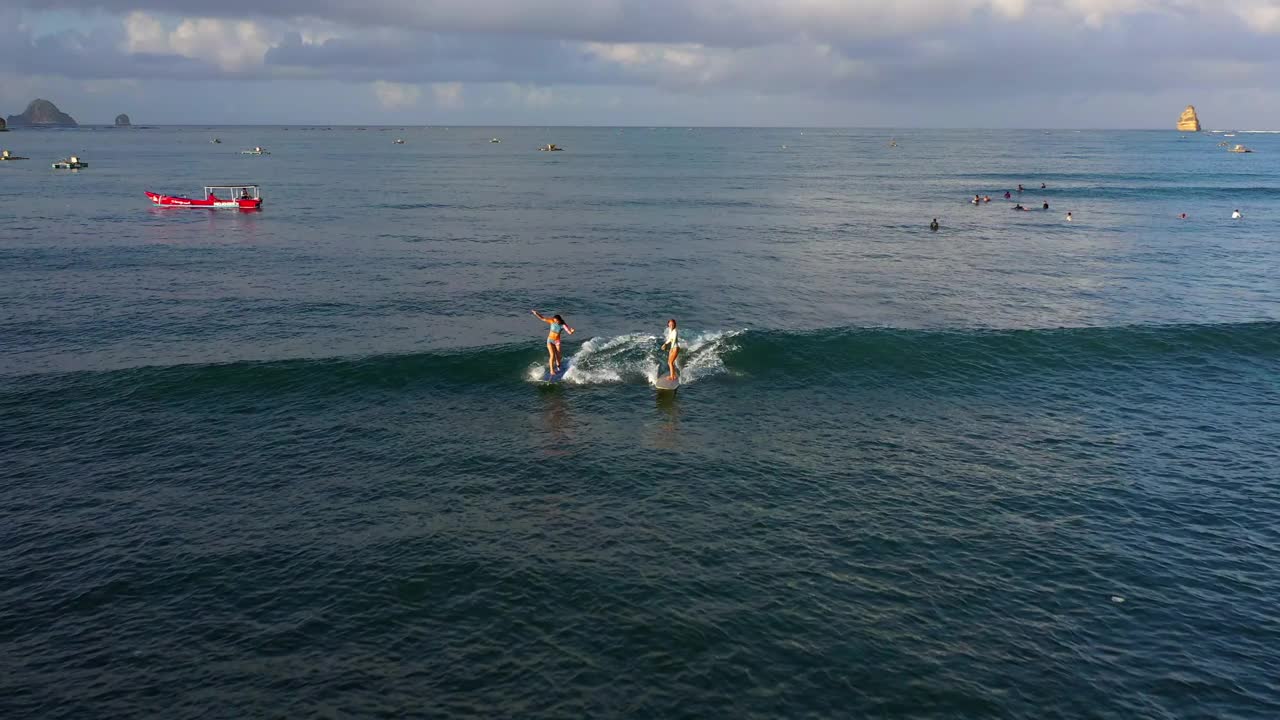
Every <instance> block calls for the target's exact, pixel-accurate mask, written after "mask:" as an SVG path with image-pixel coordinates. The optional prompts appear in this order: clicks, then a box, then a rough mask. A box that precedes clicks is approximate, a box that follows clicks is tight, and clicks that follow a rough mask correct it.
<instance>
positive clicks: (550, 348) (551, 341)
mask: <svg viewBox="0 0 1280 720" xmlns="http://www.w3.org/2000/svg"><path fill="white" fill-rule="evenodd" d="M529 312H531V313H533V314H534V316H536V317H537V318H538V319H539V320H541V321H542V322H544V323H547V324H548V325H550V326H551V328H550V329H549V330H548V332H547V370H548V372H550V374H552V375H555V374H556V373H558V372H560V333H561V332H568V333H569V334H570V335H572V334H573V333H574V332H576V331H575V330H574V329H573V328H571V327H569V326H568V325H566V324H565V322H564V318H562V317H560V316H559V315H552V316H551V317H546V316H544V315H543V314H542V313H540V312H538V311H537V310H530V311H529Z"/></svg>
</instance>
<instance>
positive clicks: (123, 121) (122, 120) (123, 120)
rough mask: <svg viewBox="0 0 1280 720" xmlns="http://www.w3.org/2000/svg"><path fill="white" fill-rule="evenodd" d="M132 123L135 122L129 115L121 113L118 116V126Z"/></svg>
mask: <svg viewBox="0 0 1280 720" xmlns="http://www.w3.org/2000/svg"><path fill="white" fill-rule="evenodd" d="M132 124H133V123H131V122H129V116H128V115H125V114H124V113H120V114H119V115H117V116H116V127H129V126H130V125H132Z"/></svg>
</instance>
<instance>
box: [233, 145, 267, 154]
mask: <svg viewBox="0 0 1280 720" xmlns="http://www.w3.org/2000/svg"><path fill="white" fill-rule="evenodd" d="M240 154H241V155H270V154H271V153H269V152H267V151H266V150H265V149H264V148H262V147H260V146H256V145H255V146H254V148H253V149H252V150H241V151H240Z"/></svg>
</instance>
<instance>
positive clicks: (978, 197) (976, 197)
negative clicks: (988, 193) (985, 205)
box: [969, 195, 982, 205]
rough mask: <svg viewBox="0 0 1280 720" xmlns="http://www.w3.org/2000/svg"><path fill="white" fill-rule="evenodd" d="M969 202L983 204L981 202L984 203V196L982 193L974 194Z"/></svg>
mask: <svg viewBox="0 0 1280 720" xmlns="http://www.w3.org/2000/svg"><path fill="white" fill-rule="evenodd" d="M969 202H971V203H973V204H974V205H981V204H982V196H981V195H974V196H973V199H972V200H970V201H969Z"/></svg>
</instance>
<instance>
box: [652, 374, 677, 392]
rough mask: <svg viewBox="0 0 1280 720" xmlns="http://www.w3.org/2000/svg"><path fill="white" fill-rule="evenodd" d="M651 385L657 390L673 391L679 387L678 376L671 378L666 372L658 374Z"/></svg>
mask: <svg viewBox="0 0 1280 720" xmlns="http://www.w3.org/2000/svg"><path fill="white" fill-rule="evenodd" d="M653 386H654V387H656V388H658V389H659V390H670V391H671V392H675V391H676V389H677V388H679V387H680V378H679V377H677V378H676V379H675V380H672V379H671V378H669V377H668V376H667V374H666V373H662V374H661V375H659V376H658V379H656V380H654V381H653Z"/></svg>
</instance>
